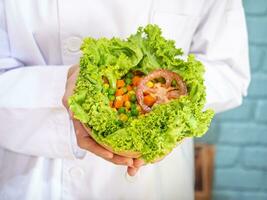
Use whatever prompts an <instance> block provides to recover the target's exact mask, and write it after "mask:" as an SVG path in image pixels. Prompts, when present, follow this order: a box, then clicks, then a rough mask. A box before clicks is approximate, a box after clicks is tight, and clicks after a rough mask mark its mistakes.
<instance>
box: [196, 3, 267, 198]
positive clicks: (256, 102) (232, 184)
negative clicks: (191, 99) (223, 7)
mask: <svg viewBox="0 0 267 200" xmlns="http://www.w3.org/2000/svg"><path fill="white" fill-rule="evenodd" d="M243 5H244V8H245V13H246V20H247V27H248V35H249V51H250V64H251V72H252V81H251V85H250V87H249V91H248V96H247V97H246V98H245V99H244V102H243V105H242V106H240V107H238V108H236V109H234V110H231V111H228V112H225V113H222V114H218V115H217V116H216V117H215V120H214V121H213V123H212V126H211V129H210V130H209V132H208V133H207V134H206V136H204V137H203V138H201V139H197V142H205V143H211V144H216V158H215V171H214V172H215V174H214V180H213V199H215V200H267V98H266V97H267V0H243Z"/></svg>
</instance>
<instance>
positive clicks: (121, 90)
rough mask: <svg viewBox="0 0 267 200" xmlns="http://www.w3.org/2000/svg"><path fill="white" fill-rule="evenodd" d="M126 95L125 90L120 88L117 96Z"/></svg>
mask: <svg viewBox="0 0 267 200" xmlns="http://www.w3.org/2000/svg"><path fill="white" fill-rule="evenodd" d="M123 94H124V89H123V88H120V89H117V90H116V93H115V96H122V95H123Z"/></svg>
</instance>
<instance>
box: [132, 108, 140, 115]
mask: <svg viewBox="0 0 267 200" xmlns="http://www.w3.org/2000/svg"><path fill="white" fill-rule="evenodd" d="M138 114H139V112H138V110H137V109H133V110H131V115H132V116H138Z"/></svg>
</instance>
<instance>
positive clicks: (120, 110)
mask: <svg viewBox="0 0 267 200" xmlns="http://www.w3.org/2000/svg"><path fill="white" fill-rule="evenodd" d="M125 112H126V109H125V108H119V109H118V113H119V114H121V113H125Z"/></svg>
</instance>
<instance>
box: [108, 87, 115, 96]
mask: <svg viewBox="0 0 267 200" xmlns="http://www.w3.org/2000/svg"><path fill="white" fill-rule="evenodd" d="M115 93H116V89H112V88H109V89H108V94H110V95H114V94H115Z"/></svg>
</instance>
